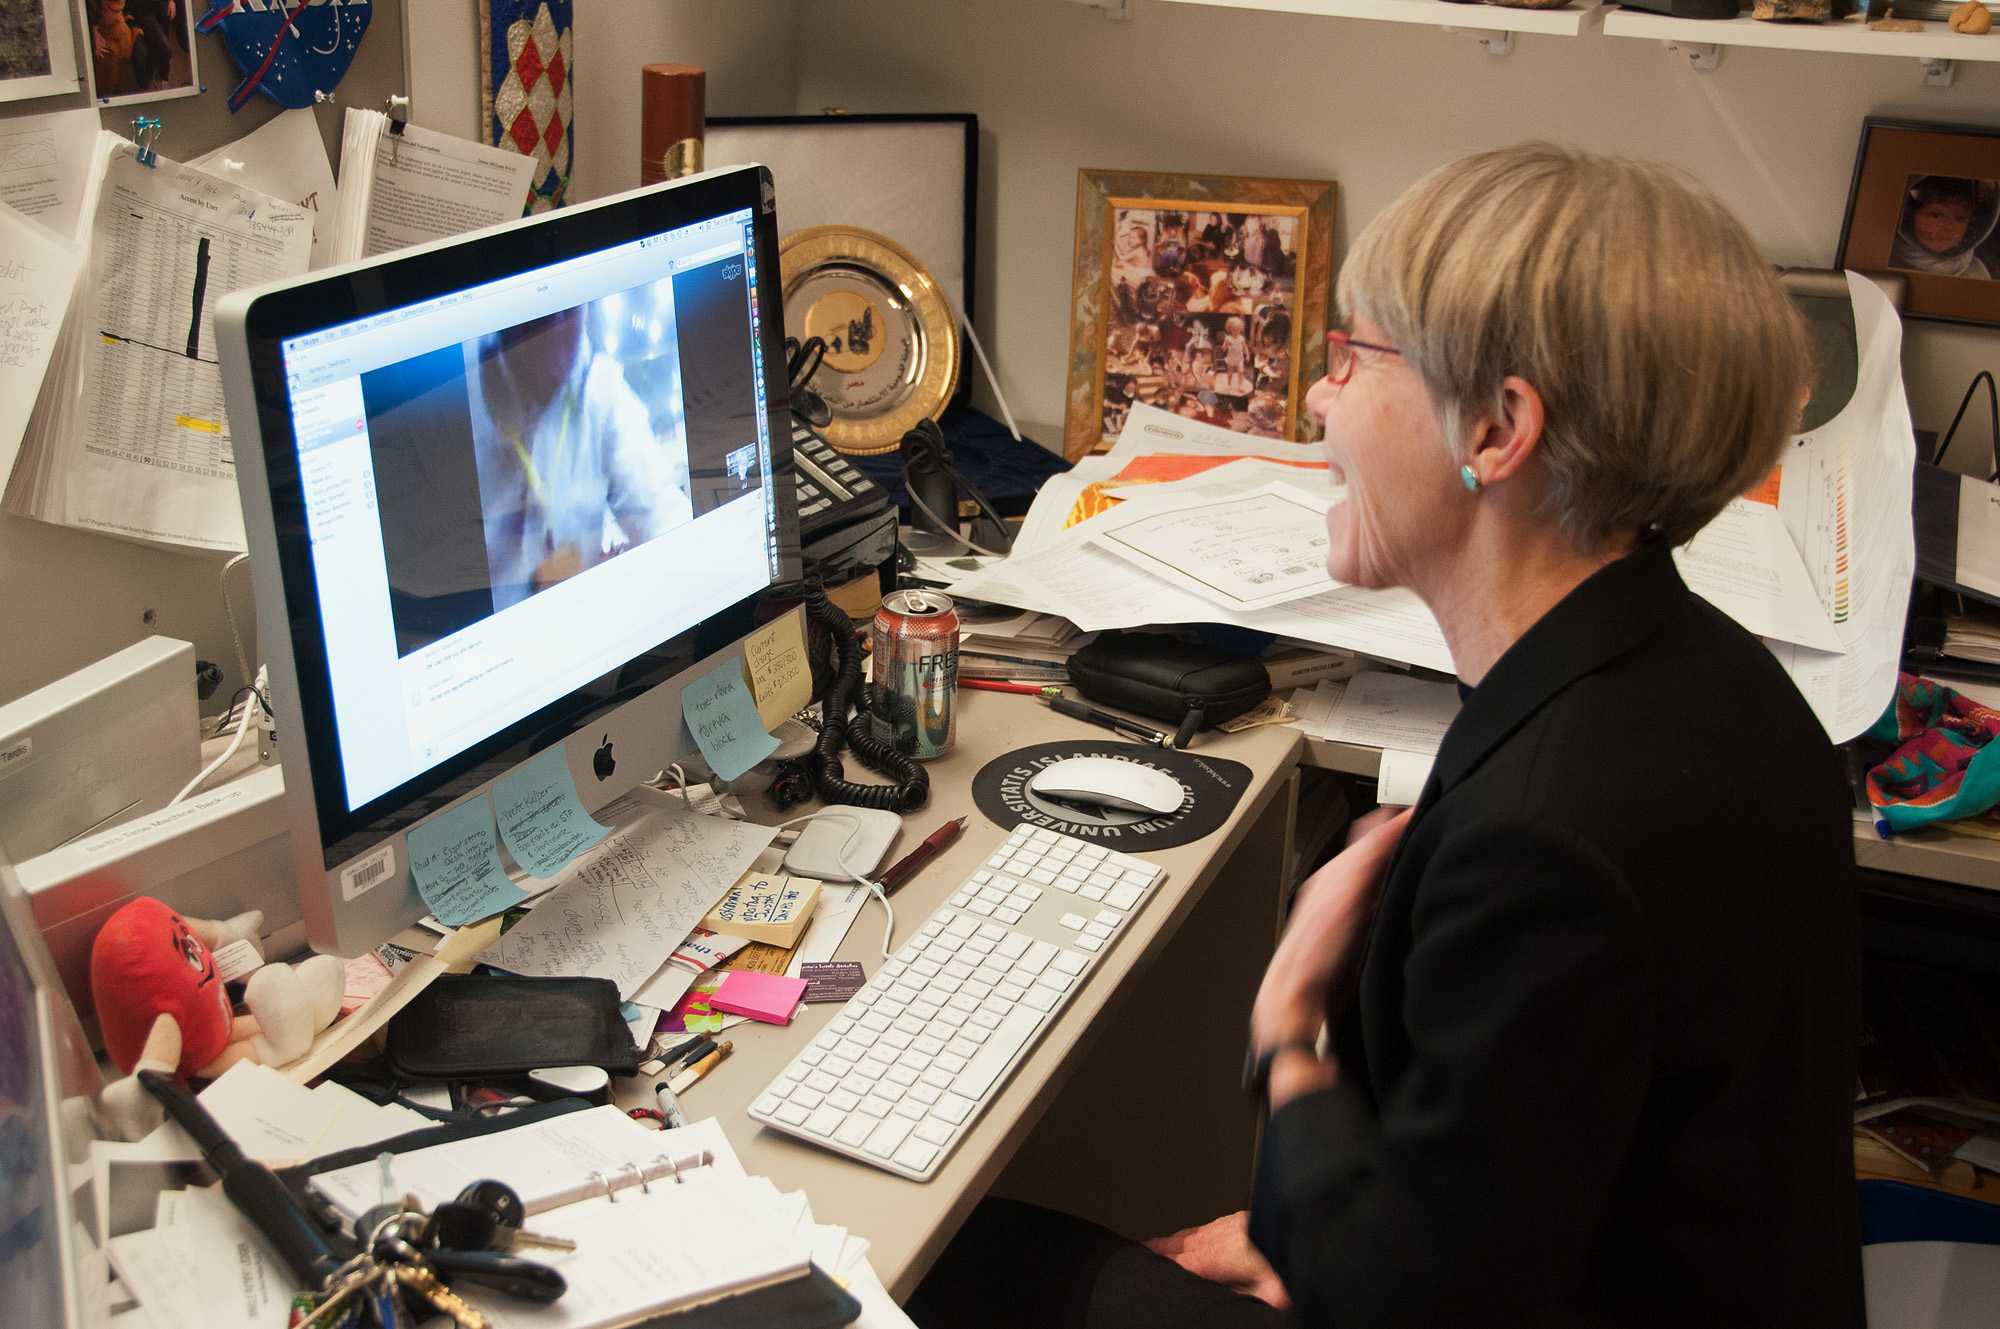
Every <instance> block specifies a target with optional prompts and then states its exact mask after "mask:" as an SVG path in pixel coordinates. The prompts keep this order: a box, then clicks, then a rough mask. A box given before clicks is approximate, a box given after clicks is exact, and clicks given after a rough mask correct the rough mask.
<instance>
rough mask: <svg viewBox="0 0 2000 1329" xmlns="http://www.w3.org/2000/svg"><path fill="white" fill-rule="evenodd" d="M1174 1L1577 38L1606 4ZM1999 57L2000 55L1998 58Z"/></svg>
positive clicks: (1176, 1)
mask: <svg viewBox="0 0 2000 1329" xmlns="http://www.w3.org/2000/svg"><path fill="white" fill-rule="evenodd" d="M1168 2H1169V3H1172V4H1183V5H1211V6H1215V7H1218V8H1226V9H1268V10H1273V11H1276V12H1279V13H1286V14H1322V15H1325V16H1327V17H1329V18H1367V19H1376V20H1380V21H1385V22H1390V23H1424V24H1428V25H1430V26H1431V27H1438V28H1463V29H1468V30H1473V29H1476V30H1479V31H1482V32H1533V33H1539V34H1542V35H1544V36H1553V37H1575V36H1577V35H1579V34H1580V33H1583V32H1586V31H1588V30H1590V29H1593V28H1595V27H1596V26H1597V25H1598V23H1599V22H1600V21H1601V20H1602V19H1603V16H1604V6H1603V5H1600V4H1596V3H1591V2H1590V0H1582V2H1580V3H1578V2H1574V0H1573V3H1571V4H1567V5H1564V6H1563V7H1562V8H1560V9H1510V8H1507V7H1505V6H1502V5H1490V4H1451V3H1448V0H1168ZM1995 58H1996V59H2000V56H1996V57H1995Z"/></svg>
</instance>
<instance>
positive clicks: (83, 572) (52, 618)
mask: <svg viewBox="0 0 2000 1329" xmlns="http://www.w3.org/2000/svg"><path fill="white" fill-rule="evenodd" d="M203 8H206V6H203ZM72 18H73V19H74V18H75V14H74V11H72ZM76 35H77V41H78V45H77V52H78V56H79V59H85V58H88V53H89V51H90V47H89V45H88V44H87V43H86V42H84V41H83V37H82V27H81V22H80V21H77V23H76ZM195 42H196V48H195V49H196V59H197V66H196V68H197V72H198V74H199V75H200V77H201V81H202V83H203V84H204V85H205V91H203V92H202V93H200V94H199V95H196V96H188V97H176V98H172V99H170V100H166V101H156V102H148V103H145V104H143V105H139V106H121V107H118V108H115V109H113V108H105V109H104V110H102V111H101V112H100V114H99V119H100V121H101V122H102V123H103V126H104V128H106V129H109V130H112V131H113V132H115V133H120V134H125V135H128V136H129V135H130V134H131V132H132V118H133V117H134V116H135V115H138V114H140V113H141V112H144V113H145V114H147V115H155V116H158V117H159V118H160V120H161V121H162V122H163V127H162V129H161V132H160V138H159V148H160V152H161V153H162V154H163V155H165V156H168V157H172V158H175V159H176V160H183V161H184V160H186V159H188V158H190V157H198V156H200V155H201V154H202V153H204V152H207V151H209V150H210V149H212V148H215V147H218V146H220V145H221V144H223V143H226V142H228V141H229V140H231V139H234V138H240V137H242V136H243V135H244V134H247V133H249V132H250V131H251V130H253V129H255V128H257V127H258V126H259V125H261V124H263V123H264V122H265V121H266V120H269V119H270V118H271V117H272V116H274V115H276V114H278V106H277V104H276V103H275V102H273V101H271V100H270V99H269V98H268V97H263V96H257V97H253V98H252V99H251V100H250V101H249V102H248V103H246V104H245V105H244V107H243V109H242V110H241V111H239V112H237V113H236V114H234V115H231V114H230V111H229V106H228V101H227V99H228V96H229V93H230V91H231V90H232V89H233V88H234V87H235V86H236V84H237V81H238V79H240V78H241V74H240V73H239V72H238V70H237V68H236V66H235V64H234V62H232V61H231V60H230V58H229V51H228V48H227V47H226V46H225V45H224V44H223V40H222V37H221V35H220V34H216V35H214V36H207V37H204V36H199V35H197V36H196V38H195ZM402 91H403V9H402V6H401V5H400V4H399V3H397V0H377V2H376V4H375V5H374V7H373V18H372V19H371V20H370V22H369V27H368V33H367V36H365V37H364V38H363V39H362V42H361V46H360V48H359V50H357V51H356V53H355V57H354V63H353V65H351V66H350V67H349V69H348V73H347V77H346V78H345V79H344V80H343V81H342V82H341V84H340V87H339V88H338V89H336V90H335V93H334V100H333V101H332V102H331V103H329V104H326V105H322V106H320V107H317V108H316V109H315V114H316V115H317V117H318V121H319V128H320V136H321V138H322V139H324V140H325V142H326V145H327V152H328V155H329V158H330V159H332V158H334V156H335V154H337V153H338V151H339V148H340V122H341V116H342V114H343V113H344V110H345V108H346V107H347V106H350V105H352V106H369V107H374V108H376V109H380V108H381V106H382V104H383V99H384V98H386V97H388V96H389V95H390V94H391V93H400V92H402ZM87 104H88V98H87V97H86V96H85V95H84V94H83V93H82V92H77V93H74V94H71V95H68V96H62V97H38V98H35V99H34V100H32V101H22V102H8V103H5V104H0V126H4V124H5V123H6V121H7V120H8V119H11V118H13V117H15V116H21V115H39V114H43V113H45V112H49V111H63V110H71V109H74V108H76V107H79V106H84V105H87ZM222 564H223V560H222V559H221V558H219V557H215V556H212V555H208V554H177V553H169V552H166V551H164V550H159V549H153V548H149V547H147V546H143V545H138V544H131V543H128V542H125V541H122V540H115V539H112V538H110V537H108V536H102V535H94V534H91V533H88V532H85V531H80V530H76V529H73V528H70V527H65V526H50V525H47V524H45V523H42V522H38V521H33V520H30V519H29V518H26V517H16V516H13V515H11V514H6V513H0V604H4V606H5V610H6V630H5V631H4V632H0V703H4V702H8V701H12V700H14V699H15V698H17V697H20V696H21V695H22V694H24V693H27V692H31V691H33V690H34V689H35V688H38V687H41V686H43V685H44V684H47V683H51V682H53V681H55V680H56V679H58V678H61V677H62V676H63V675H65V674H68V673H70V672H72V671H74V670H76V669H80V668H82V667H83V666H84V665H87V664H89V663H90V662H92V661H93V660H98V659H102V658H103V657H104V656H107V655H109V654H111V653H112V652H114V651H117V650H121V649H123V648H124V647H126V646H130V645H131V644H132V643H133V642H135V641H138V640H139V639H140V638H142V637H145V636H147V635H149V634H151V633H153V632H163V633H166V634H168V635H169V636H174V637H179V638H182V639H183V640H188V641H192V642H193V643H194V644H195V653H196V654H197V655H198V656H200V657H201V658H202V659H205V660H213V661H214V662H215V663H216V664H218V665H221V666H222V669H223V673H224V675H225V679H224V683H223V687H222V690H221V692H220V693H219V694H218V696H217V698H216V700H215V701H213V702H211V703H210V705H211V706H213V707H215V708H217V709H219V708H220V706H221V704H222V702H223V701H224V700H226V699H227V698H228V696H229V695H230V694H231V693H233V692H234V691H235V690H236V688H237V687H238V686H240V685H241V684H242V683H244V682H247V681H248V680H246V679H243V678H241V677H239V675H240V673H241V671H240V670H239V669H238V667H237V664H236V648H235V646H234V644H233V643H232V641H231V638H230V632H229V620H228V617H227V615H226V614H225V613H224V610H223V599H222V590H221V584H220V580H219V578H220V574H221V570H222ZM230 586H231V591H232V593H233V594H234V595H235V600H236V615H237V620H238V622H239V623H240V624H241V630H242V633H243V638H244V649H245V650H246V651H247V652H248V653H249V657H250V662H251V664H250V668H251V670H252V671H253V672H254V671H255V669H256V661H257V647H256V625H255V615H254V613H253V608H252V603H251V599H250V585H249V577H248V576H247V575H246V570H245V569H244V568H242V567H240V566H239V567H238V568H237V569H236V570H235V572H233V573H232V574H231V575H230ZM149 616H150V617H149Z"/></svg>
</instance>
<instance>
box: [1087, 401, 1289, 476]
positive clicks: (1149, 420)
mask: <svg viewBox="0 0 2000 1329" xmlns="http://www.w3.org/2000/svg"><path fill="white" fill-rule="evenodd" d="M1149 452H1178V453H1182V454H1186V455H1192V456H1197V457H1232V456H1258V457H1283V458H1286V459H1288V460H1298V461H1318V462H1324V461H1325V460H1326V454H1325V453H1324V452H1323V451H1322V450H1321V448H1320V445H1319V444H1317V443H1289V442H1286V441H1284V440H1283V439H1275V438H1257V437H1254V436H1252V435H1250V434H1236V433H1231V432H1230V431H1229V430H1227V429H1223V428H1222V427H1220V426H1218V425H1210V424H1203V423H1202V422H1200V421H1199V420H1189V419H1187V418H1186V417H1184V416H1179V415H1175V414H1174V413H1173V412H1172V411H1163V410H1161V409H1160V408H1159V407H1157V406H1148V405H1146V404H1145V403H1144V402H1136V403H1134V404H1133V406H1132V409H1131V410H1130V411H1129V412H1128V413H1127V414H1126V416H1125V427H1124V428H1123V429H1121V430H1119V431H1118V441H1117V442H1116V443H1113V444H1112V445H1111V450H1110V451H1109V452H1107V453H1105V454H1104V455H1105V456H1106V457H1109V458H1111V459H1113V460H1115V461H1119V462H1124V461H1128V460H1130V459H1131V458H1133V457H1138V456H1142V455H1144V454H1146V453H1149Z"/></svg>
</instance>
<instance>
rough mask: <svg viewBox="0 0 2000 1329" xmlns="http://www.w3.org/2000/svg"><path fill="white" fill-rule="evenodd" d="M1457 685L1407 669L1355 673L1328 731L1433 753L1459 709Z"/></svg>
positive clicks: (1337, 737)
mask: <svg viewBox="0 0 2000 1329" xmlns="http://www.w3.org/2000/svg"><path fill="white" fill-rule="evenodd" d="M1458 705H1459V703H1458V686H1457V684H1454V683H1432V682H1428V681H1426V680H1424V679H1420V678H1412V677H1410V676H1409V675H1408V674H1390V673H1368V674H1356V675H1355V676H1354V677H1353V678H1350V679H1348V680H1347V691H1346V692H1345V693H1344V694H1342V696H1341V698H1340V701H1339V703H1338V704H1337V705H1335V706H1334V708H1333V714H1332V715H1331V716H1329V717H1328V718H1327V722H1326V736H1327V737H1328V738H1330V739H1333V740H1334V741H1336V742H1340V743H1359V744H1362V745H1363V746H1365V747H1372V748H1394V749H1396V750H1397V751H1399V752H1421V753H1426V754H1431V753H1435V752H1436V751H1437V750H1438V745H1439V744H1440V743H1442V742H1444V733H1445V730H1447V729H1449V728H1451V722H1452V720H1453V719H1454V718H1456V716H1457V715H1458Z"/></svg>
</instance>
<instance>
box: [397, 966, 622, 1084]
mask: <svg viewBox="0 0 2000 1329" xmlns="http://www.w3.org/2000/svg"><path fill="white" fill-rule="evenodd" d="M388 1056H389V1065H390V1067H391V1068H392V1069H393V1070H394V1071H395V1072H396V1073H397V1074H398V1075H402V1076H406V1077H407V1078H409V1079H412V1080H475V1079H479V1078H482V1077H487V1076H497V1075H525V1074H527V1073H528V1072H529V1071H533V1070H540V1069H541V1068H542V1067H544V1066H601V1067H603V1068H604V1069H605V1070H607V1071H609V1072H610V1073H611V1074H613V1075H637V1074H638V1073H639V1048H638V1045H637V1044H635V1043H634V1042H633V1041H632V1030H631V1028H630V1026H628V1025H627V1024H626V1023H625V1017H624V1016H622V1015H620V1014H619V1013H618V985H617V984H616V983H614V982H612V981H611V980H610V979H608V978H502V977H500V976H499V975H497V974H484V975H481V974H444V975H441V976H440V977H438V978H437V979H436V980H435V981H433V982H432V983H431V985H430V986H429V987H427V988H425V989H424V990H423V991H422V992H420V993H418V994H417V995H416V996H415V997H413V998H411V1000H410V1004H409V1005H407V1006H405V1007H404V1008H403V1009H402V1010H400V1011H398V1012H396V1014H395V1015H394V1016H393V1017H392V1018H391V1019H390V1021H389V1047H388Z"/></svg>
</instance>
